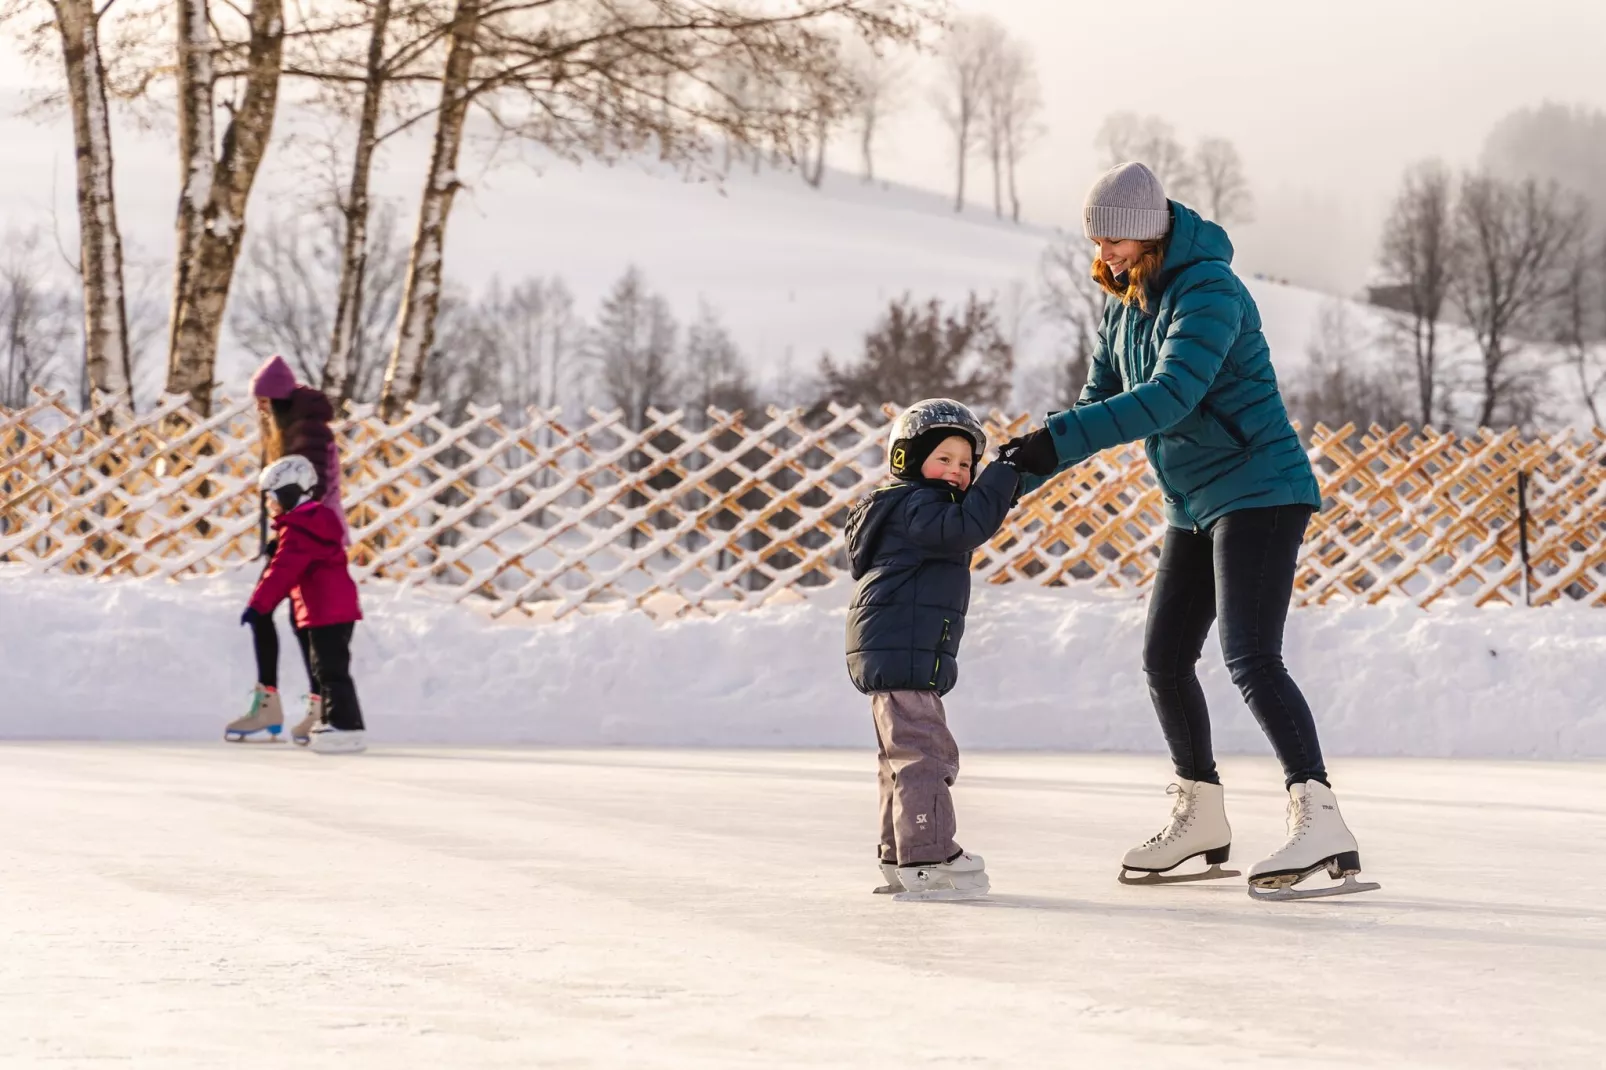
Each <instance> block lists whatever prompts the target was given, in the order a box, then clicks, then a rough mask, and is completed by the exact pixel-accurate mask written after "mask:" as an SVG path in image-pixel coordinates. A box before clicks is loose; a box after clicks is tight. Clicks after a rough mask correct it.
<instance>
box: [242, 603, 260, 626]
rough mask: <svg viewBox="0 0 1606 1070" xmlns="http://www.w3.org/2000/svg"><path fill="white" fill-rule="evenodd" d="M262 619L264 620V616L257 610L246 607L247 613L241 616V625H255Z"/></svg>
mask: <svg viewBox="0 0 1606 1070" xmlns="http://www.w3.org/2000/svg"><path fill="white" fill-rule="evenodd" d="M261 619H262V614H260V613H258V612H257V611H256V610H254V609H252V608H251V607H250V606H246V607H245V612H244V613H241V614H240V623H241V624H255V623H256V622H257V621H259V620H261Z"/></svg>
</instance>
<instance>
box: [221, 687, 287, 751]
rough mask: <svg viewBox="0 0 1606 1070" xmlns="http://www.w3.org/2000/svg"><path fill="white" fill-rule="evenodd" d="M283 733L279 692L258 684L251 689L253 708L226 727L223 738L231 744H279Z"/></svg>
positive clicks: (282, 711)
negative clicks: (280, 735) (280, 734)
mask: <svg viewBox="0 0 1606 1070" xmlns="http://www.w3.org/2000/svg"><path fill="white" fill-rule="evenodd" d="M282 731H284V710H283V708H282V707H281V706H280V705H279V692H278V691H276V690H275V689H273V688H271V687H264V686H262V685H261V684H258V685H257V686H256V687H254V688H252V689H251V708H250V709H249V710H247V711H246V714H245V716H244V717H241V718H238V719H236V720H233V721H230V722H229V723H228V725H226V726H225V727H224V729H223V738H224V739H225V740H227V741H228V742H230V743H277V742H278V741H279V733H280V732H282Z"/></svg>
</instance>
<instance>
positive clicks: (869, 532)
mask: <svg viewBox="0 0 1606 1070" xmlns="http://www.w3.org/2000/svg"><path fill="white" fill-rule="evenodd" d="M986 444H987V437H986V435H985V433H984V432H983V431H982V427H981V423H980V421H978V420H977V419H976V416H975V414H974V413H972V412H971V411H970V410H969V409H968V408H966V407H965V406H964V405H961V404H959V403H958V402H955V401H950V400H948V399H946V398H933V399H930V400H927V401H922V402H918V403H917V404H915V405H912V406H910V407H909V408H908V409H906V410H905V411H904V412H903V413H901V414H900V415H899V416H898V418H897V420H896V421H895V422H894V423H893V427H892V431H891V435H890V444H889V447H888V460H889V463H890V467H891V470H892V475H893V477H894V478H893V480H892V482H890V483H888V484H887V485H885V486H883V487H880V488H878V489H877V490H875V491H873V492H871V493H870V494H869V495H867V496H866V497H864V498H862V499H860V500H859V501H858V502H856V503H855V504H854V506H853V509H852V510H851V512H850V513H849V516H848V522H847V532H846V536H847V548H848V554H849V557H850V559H851V562H852V574H853V578H854V579H855V580H856V581H857V582H858V587H857V589H856V590H855V592H854V596H853V603H852V605H851V606H850V607H849V609H848V626H847V659H848V675H849V676H850V677H851V678H852V680H853V685H854V686H855V687H857V688H858V689H859V690H860V691H861V692H863V693H865V694H867V695H869V696H870V709H871V714H872V716H873V717H874V720H875V728H876V739H877V742H878V743H879V781H880V789H881V842H880V847H879V857H880V862H881V871H882V874H883V876H884V877H885V879H886V882H887V883H886V885H885V886H884V887H882V888H879V889H877V890H878V891H881V892H890V893H900V894H903V895H906V896H909V897H918V898H933V897H941V898H966V897H970V896H976V895H983V894H986V892H987V890H988V886H989V885H988V880H987V872H986V868H985V865H984V863H983V860H982V859H981V857H980V856H979V855H972V854H967V853H966V852H965V851H963V850H962V849H961V848H960V847H959V845H958V843H957V842H955V839H954V836H955V833H956V831H957V826H956V821H955V818H954V808H953V798H952V795H951V793H950V791H949V788H950V787H951V786H952V784H953V782H954V779H955V777H957V776H958V775H959V750H958V747H957V746H956V744H955V743H954V738H953V735H952V734H951V733H950V732H949V731H948V724H947V716H946V713H945V711H944V709H943V704H942V696H943V695H945V694H947V693H948V692H949V691H950V690H952V688H953V686H954V684H955V682H956V681H957V680H958V678H959V662H958V656H959V642H960V640H961V639H962V638H963V637H964V634H965V614H966V611H967V610H968V609H969V608H970V555H971V552H972V551H974V550H975V549H976V548H978V547H980V546H981V545H983V544H984V543H986V541H987V540H988V539H990V538H992V536H993V535H994V534H996V533H997V531H998V529H999V527H1000V526H1001V525H1002V524H1003V522H1004V516H1005V515H1006V514H1007V513H1008V512H1009V508H1010V505H1011V503H1012V502H1013V500H1014V497H1015V489H1016V483H1017V480H1018V478H1019V477H1018V475H1017V473H1016V471H1015V470H1014V469H1013V468H1012V467H1010V466H1009V465H1007V464H992V465H989V466H988V467H987V469H986V470H985V471H983V472H982V473H981V475H980V477H979V478H977V479H975V481H974V483H972V474H973V473H974V471H975V469H976V466H977V464H978V463H979V462H980V460H981V456H982V453H983V452H984V450H985V449H986Z"/></svg>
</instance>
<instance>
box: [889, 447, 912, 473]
mask: <svg viewBox="0 0 1606 1070" xmlns="http://www.w3.org/2000/svg"><path fill="white" fill-rule="evenodd" d="M908 460H909V454H908V452H907V451H906V450H905V449H904V448H903V447H902V446H899V447H898V448H897V449H895V450H893V451H892V470H893V471H894V472H901V471H903V466H904V463H905V462H907V461H908Z"/></svg>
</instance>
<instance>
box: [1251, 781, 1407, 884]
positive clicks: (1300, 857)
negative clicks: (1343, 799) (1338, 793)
mask: <svg viewBox="0 0 1606 1070" xmlns="http://www.w3.org/2000/svg"><path fill="white" fill-rule="evenodd" d="M1323 869H1325V870H1327V875H1328V876H1330V877H1332V878H1333V879H1334V880H1339V879H1340V878H1343V880H1342V883H1340V884H1331V885H1328V886H1326V887H1323V888H1295V887H1294V886H1295V885H1296V884H1298V883H1300V882H1301V881H1303V880H1305V879H1306V878H1307V877H1310V876H1313V875H1314V874H1316V873H1317V872H1319V871H1320V870H1323ZM1360 871H1361V852H1360V849H1359V848H1358V847H1357V846H1356V844H1355V837H1354V836H1353V835H1352V834H1351V833H1350V830H1349V826H1348V825H1346V824H1344V817H1343V815H1342V814H1340V813H1339V812H1338V800H1337V799H1336V798H1334V797H1333V789H1332V788H1329V787H1328V786H1327V785H1326V784H1323V783H1322V782H1321V781H1319V780H1307V781H1305V782H1304V783H1303V784H1295V785H1294V786H1293V787H1291V788H1289V789H1288V842H1287V843H1285V844H1284V845H1283V846H1282V849H1281V850H1279V851H1277V852H1276V853H1275V854H1273V855H1272V856H1271V857H1270V858H1266V859H1264V860H1262V861H1260V862H1256V863H1255V864H1254V865H1253V866H1251V867H1250V869H1249V896H1250V898H1251V899H1264V900H1271V901H1285V900H1291V899H1319V898H1323V897H1325V896H1330V895H1350V894H1352V893H1354V892H1372V891H1376V890H1377V889H1378V888H1380V887H1382V886H1381V885H1379V884H1374V883H1371V882H1369V881H1357V880H1356V879H1355V876H1356V874H1358V873H1360Z"/></svg>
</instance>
